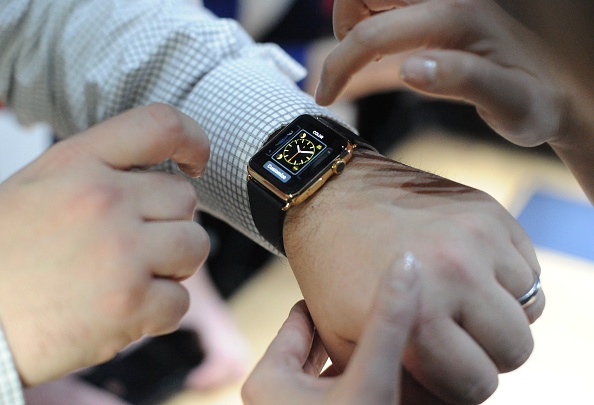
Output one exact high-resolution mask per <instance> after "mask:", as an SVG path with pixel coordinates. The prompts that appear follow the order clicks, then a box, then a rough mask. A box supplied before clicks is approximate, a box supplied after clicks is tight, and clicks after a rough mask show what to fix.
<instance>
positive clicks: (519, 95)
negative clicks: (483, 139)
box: [400, 51, 548, 146]
mask: <svg viewBox="0 0 594 405" xmlns="http://www.w3.org/2000/svg"><path fill="white" fill-rule="evenodd" d="M400 79H401V80H402V81H403V82H404V83H405V84H407V85H408V86H409V87H412V88H413V89H415V90H417V91H420V92H423V93H425V94H429V95H432V96H435V97H441V98H448V99H455V100H463V101H466V102H469V103H471V104H474V105H475V106H476V107H477V109H478V111H479V113H480V114H481V116H482V117H483V118H484V119H485V121H487V123H488V124H489V125H491V127H493V129H495V130H496V131H497V132H498V133H499V134H500V135H502V136H503V137H505V138H506V139H508V140H510V141H512V142H513V143H516V144H518V145H521V146H536V145H538V144H540V143H542V141H541V140H540V138H541V137H539V134H538V133H537V131H535V129H537V130H540V127H541V125H540V124H539V122H536V121H535V120H533V118H532V117H533V116H534V115H533V114H532V109H533V108H534V106H535V105H537V104H538V100H536V99H535V96H534V95H535V91H534V89H536V88H538V86H537V84H538V83H537V79H536V78H534V77H533V76H532V75H530V74H529V73H527V72H525V71H523V70H521V69H516V68H513V67H510V66H500V65H498V64H496V63H493V62H491V61H489V60H487V59H486V58H484V57H482V56H478V55H474V54H471V53H467V52H462V51H431V52H424V53H420V54H417V55H415V56H413V57H411V58H409V59H407V60H405V61H404V62H403V63H402V65H401V67H400ZM509 89H514V91H512V92H510V91H509ZM546 122H547V124H548V121H546ZM542 130H543V131H544V130H545V128H542Z"/></svg>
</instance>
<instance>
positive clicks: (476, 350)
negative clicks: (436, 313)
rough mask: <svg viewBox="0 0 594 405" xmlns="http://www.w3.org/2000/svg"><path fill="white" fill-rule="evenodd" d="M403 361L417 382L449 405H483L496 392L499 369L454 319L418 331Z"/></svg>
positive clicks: (427, 324) (434, 323)
mask: <svg viewBox="0 0 594 405" xmlns="http://www.w3.org/2000/svg"><path fill="white" fill-rule="evenodd" d="M404 361H405V365H406V368H407V369H408V370H409V371H410V373H411V374H412V375H413V376H414V378H415V379H416V380H417V381H419V382H420V383H421V384H422V385H423V386H424V387H425V388H426V389H428V390H429V391H430V392H432V393H435V395H438V396H439V398H440V399H441V400H443V401H445V402H447V403H453V404H478V403H482V402H484V401H485V400H486V399H487V398H488V397H489V396H491V394H493V392H494V391H495V389H496V388H497V384H498V377H497V376H498V370H497V367H496V366H495V364H494V363H493V362H492V360H491V358H490V357H489V356H488V355H487V354H486V353H485V351H484V350H483V349H482V347H480V346H479V345H478V344H477V343H476V341H475V340H474V339H473V338H472V337H471V336H470V335H468V333H467V332H466V331H465V330H463V329H462V328H461V327H460V326H459V325H458V324H456V323H455V322H453V321H452V319H451V318H443V319H437V320H432V321H431V322H425V323H424V324H423V325H421V327H418V328H417V330H416V331H415V336H414V339H412V340H411V344H410V345H409V347H408V348H407V350H406V353H405V356H404ZM444 370H448V372H447V373H445V372H444Z"/></svg>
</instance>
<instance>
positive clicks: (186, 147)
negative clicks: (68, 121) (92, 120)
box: [75, 103, 210, 177]
mask: <svg viewBox="0 0 594 405" xmlns="http://www.w3.org/2000/svg"><path fill="white" fill-rule="evenodd" d="M85 135H86V136H83V137H80V138H78V140H79V141H80V142H89V143H90V144H91V146H92V150H93V151H94V153H95V154H96V155H97V156H98V157H99V158H100V159H101V160H103V161H104V162H105V163H107V164H109V165H110V166H112V167H113V168H115V169H120V170H126V169H131V168H133V167H147V166H151V165H155V164H157V163H161V162H162V161H164V160H166V159H173V160H175V161H176V162H177V164H178V166H179V168H180V169H181V170H182V171H184V172H185V173H186V174H188V175H189V176H192V177H196V176H198V175H200V174H202V172H204V168H205V166H206V162H207V160H208V156H209V153H210V145H209V141H208V138H207V136H206V133H205V132H204V130H203V129H202V128H201V127H200V126H199V125H198V124H197V123H196V122H195V121H194V120H193V119H192V118H190V117H189V116H187V115H185V114H184V113H182V112H180V111H178V110H177V109H175V108H174V107H172V106H169V105H166V104H158V103H155V104H149V105H146V106H142V107H138V108H135V109H132V110H129V111H126V112H125V113H123V114H121V115H119V116H117V117H114V118H111V119H109V120H107V121H105V122H103V123H101V124H99V125H97V126H95V127H93V128H91V129H89V130H87V131H86V132H85ZM75 139H76V138H75Z"/></svg>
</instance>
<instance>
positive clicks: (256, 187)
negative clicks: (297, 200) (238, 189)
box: [247, 180, 287, 256]
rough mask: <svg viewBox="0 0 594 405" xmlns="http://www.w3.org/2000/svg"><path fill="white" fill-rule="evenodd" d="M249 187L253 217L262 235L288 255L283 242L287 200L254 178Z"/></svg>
mask: <svg viewBox="0 0 594 405" xmlns="http://www.w3.org/2000/svg"><path fill="white" fill-rule="evenodd" d="M247 189H248V196H249V198H250V209H251V211H252V218H253V219H254V223H255V224H256V228H258V231H259V232H260V235H262V236H263V237H264V239H266V240H267V241H268V242H269V243H270V244H271V245H272V246H274V247H275V248H276V249H277V250H278V251H279V252H281V253H282V254H283V255H285V256H286V253H285V244H284V242H283V224H284V222H285V215H286V214H287V212H286V211H283V207H284V206H285V202H284V201H282V200H281V199H280V198H278V197H276V196H274V195H272V194H271V193H270V192H269V191H268V190H266V189H265V188H264V187H262V186H261V185H260V184H258V182H256V181H254V180H250V181H248V182H247Z"/></svg>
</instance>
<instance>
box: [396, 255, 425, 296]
mask: <svg viewBox="0 0 594 405" xmlns="http://www.w3.org/2000/svg"><path fill="white" fill-rule="evenodd" d="M419 267H420V266H419V262H418V260H417V258H416V257H415V255H413V254H412V253H411V252H406V253H405V254H404V256H403V258H402V262H401V263H400V265H395V266H393V267H392V274H391V277H390V279H391V283H392V287H394V288H410V287H412V285H413V284H414V282H415V280H416V278H417V272H418V270H419Z"/></svg>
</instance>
